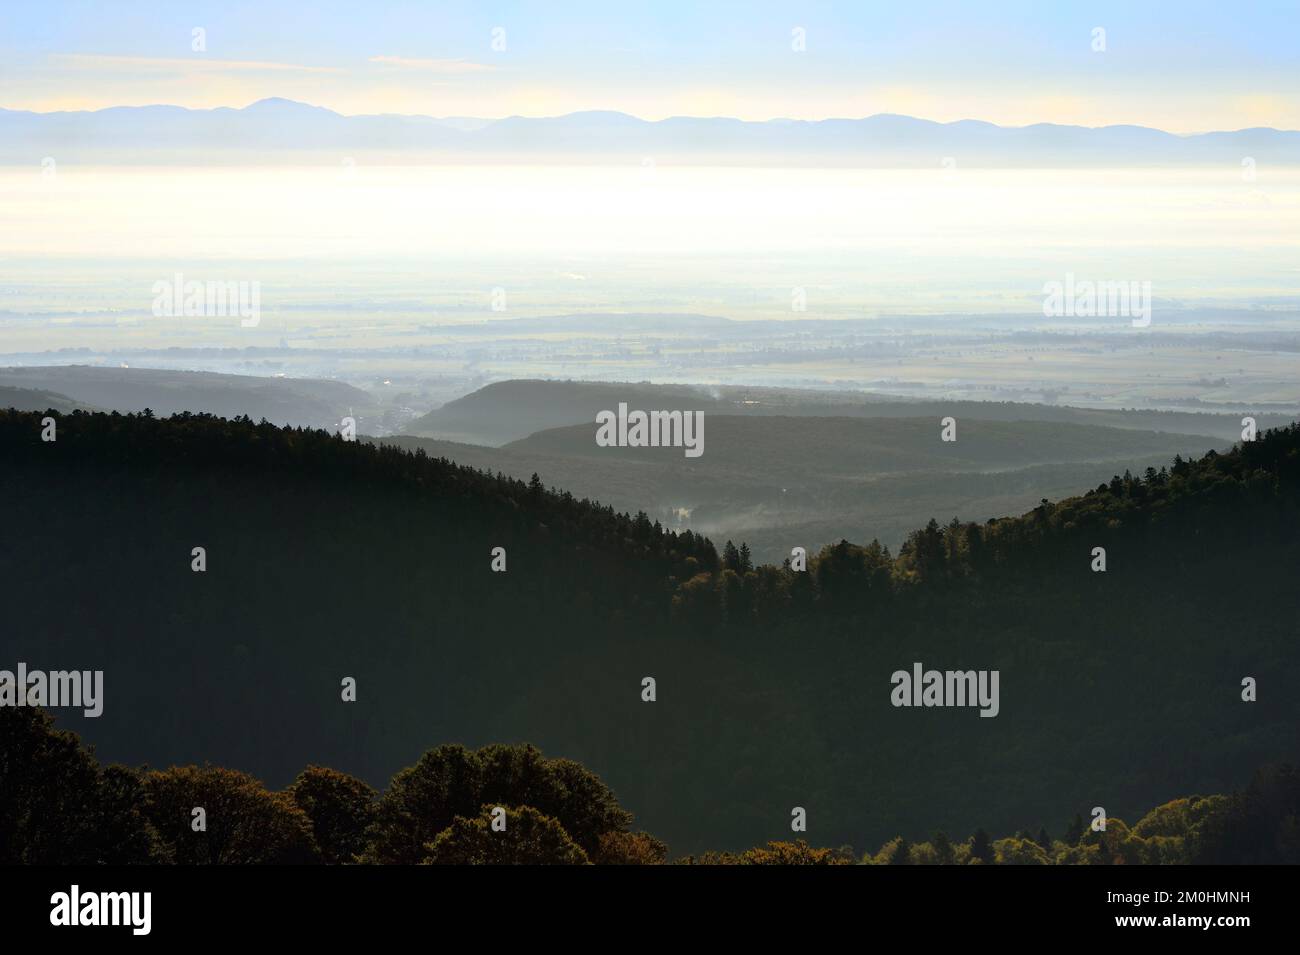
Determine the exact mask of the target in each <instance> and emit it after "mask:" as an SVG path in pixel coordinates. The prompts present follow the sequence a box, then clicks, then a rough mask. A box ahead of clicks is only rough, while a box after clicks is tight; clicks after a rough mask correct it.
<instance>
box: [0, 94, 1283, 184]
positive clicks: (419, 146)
mask: <svg viewBox="0 0 1300 955" xmlns="http://www.w3.org/2000/svg"><path fill="white" fill-rule="evenodd" d="M47 156H49V157H54V158H55V159H56V160H57V161H60V162H73V163H78V162H85V163H89V162H95V163H130V162H150V163H156V162H162V163H192V162H199V161H204V162H241V163H242V162H268V163H284V162H302V161H309V162H326V161H339V162H341V161H342V160H343V159H344V158H347V157H356V156H365V157H367V158H368V159H370V160H372V161H374V160H377V159H382V160H385V161H417V160H418V161H437V160H439V159H442V160H448V161H454V160H457V159H462V158H465V157H470V156H472V157H475V158H480V159H490V160H492V161H505V162H511V161H514V162H518V161H530V162H531V161H586V162H590V161H601V162H606V161H608V162H636V163H642V162H644V161H645V160H646V159H653V161H654V162H655V163H665V164H672V163H686V162H693V163H759V162H762V163H773V164H782V165H787V164H788V165H817V164H826V165H846V166H852V165H864V166H898V167H917V168H943V167H944V165H945V161H946V160H951V161H952V163H951V164H955V165H956V166H957V167H964V166H1041V165H1065V166H1073V165H1124V166H1134V165H1138V166H1142V165H1167V164H1176V165H1194V164H1205V163H1215V164H1218V163H1232V164H1240V163H1241V161H1242V160H1243V159H1245V158H1247V157H1249V158H1252V159H1254V160H1255V161H1256V163H1264V162H1268V163H1300V131H1295V130H1277V129H1270V128H1252V129H1240V130H1235V131H1224V132H1207V133H1200V134H1196V135H1189V136H1180V135H1175V134H1173V133H1167V132H1164V131H1161V130H1158V129H1149V128H1147V127H1143V126H1103V127H1097V128H1088V127H1083V126H1059V125H1055V124H1051V123H1038V124H1035V125H1032V126H1024V127H1005V126H996V125H994V124H992V123H985V122H979V121H976V120H961V121H959V122H953V123H937V122H932V121H930V120H924V119H917V118H915V117H911V116H897V115H890V114H881V115H877V116H869V117H866V118H863V119H824V120H817V121H804V120H788V119H776V120H768V121H766V122H747V121H744V120H739V119H729V118H725V117H711V118H709V117H687V116H677V117H672V118H669V119H664V120H659V121H654V122H652V121H647V120H642V119H638V118H636V117H634V116H629V115H627V114H625V113H617V112H581V113H571V114H569V115H566V116H555V117H547V118H528V117H523V116H511V117H508V118H506V119H499V120H485V119H476V118H470V117H451V118H445V119H437V118H434V117H430V116H398V115H378V116H344V115H342V114H340V113H336V112H333V111H332V110H328V109H324V108H322V107H319V106H311V105H308V104H306V103H299V102H295V101H292V100H286V99H278V98H273V99H264V100H260V101H258V102H256V103H253V104H252V105H250V106H247V107H244V108H243V109H231V108H228V107H222V108H218V109H185V108H183V107H180V106H121V107H113V108H109V109H102V110H96V111H93V112H56V113H33V112H27V111H20V110H5V109H0V163H4V164H10V165H26V164H39V163H40V162H41V160H42V159H43V158H45V157H47Z"/></svg>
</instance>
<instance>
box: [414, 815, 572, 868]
mask: <svg viewBox="0 0 1300 955" xmlns="http://www.w3.org/2000/svg"><path fill="white" fill-rule="evenodd" d="M496 808H497V807H494V806H483V807H482V809H481V811H480V812H479V814H478V815H477V816H475V817H474V818H472V819H471V818H466V817H464V816H457V817H456V818H455V819H454V820H452V823H451V825H450V826H448V827H447V828H446V829H444V830H443V831H442V832H441V833H439V834H438V836H437V838H435V839H434V840H433V841H432V842H430V843H429V844H428V845H426V846H425V847H424V849H425V856H424V859H423V860H422V862H423V864H425V865H587V864H588V863H587V854H586V853H585V852H583V851H582V847H581V846H579V845H578V844H577V843H575V842H574V841H573V840H572V839H570V838H569V834H568V833H567V832H565V831H564V827H563V826H562V825H560V823H559V822H558V821H557V820H556V819H553V818H552V817H550V816H547V815H543V814H542V813H540V812H538V811H537V810H536V809H534V808H533V807H531V806H513V807H500V808H503V809H505V816H504V826H505V828H504V829H493V827H492V822H493V811H494V809H496Z"/></svg>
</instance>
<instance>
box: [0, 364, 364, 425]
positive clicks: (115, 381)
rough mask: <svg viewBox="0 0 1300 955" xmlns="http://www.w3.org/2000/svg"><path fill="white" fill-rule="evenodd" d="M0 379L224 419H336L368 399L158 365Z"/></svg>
mask: <svg viewBox="0 0 1300 955" xmlns="http://www.w3.org/2000/svg"><path fill="white" fill-rule="evenodd" d="M0 385H4V386H9V387H14V388H40V389H47V390H50V391H55V390H57V391H58V392H59V393H60V394H64V395H67V396H68V397H69V398H70V399H72V400H73V401H75V402H81V403H84V405H85V406H86V407H91V406H93V407H97V408H103V409H106V410H111V411H119V412H123V413H126V412H137V411H143V410H144V409H145V408H149V409H150V410H152V411H153V412H154V413H155V414H158V415H170V414H175V413H179V412H184V411H189V412H192V413H195V414H198V413H203V412H206V413H208V414H215V415H219V416H221V417H227V418H234V417H239V416H240V415H247V416H248V417H250V418H252V419H254V420H260V419H262V418H265V419H266V420H268V421H271V422H273V423H275V424H294V425H304V426H308V427H318V428H329V427H334V426H336V425H337V423H338V422H339V420H340V419H341V418H342V417H343V416H344V415H346V414H347V413H348V410H349V408H355V410H356V413H357V414H358V415H359V414H360V413H362V412H363V411H365V410H366V409H368V408H369V407H370V406H371V405H372V404H373V400H372V399H371V397H370V396H369V395H367V394H366V393H365V392H364V391H362V390H361V389H359V388H354V387H352V386H351V385H348V384H344V383H343V382H339V381H326V380H323V379H309V378H263V377H256V376H251V375H228V374H221V373H218V372H207V371H170V370H166V369H160V368H113V367H106V366H99V365H45V366H27V367H20V368H0ZM56 407H57V406H56ZM67 410H73V409H72V408H68V409H67Z"/></svg>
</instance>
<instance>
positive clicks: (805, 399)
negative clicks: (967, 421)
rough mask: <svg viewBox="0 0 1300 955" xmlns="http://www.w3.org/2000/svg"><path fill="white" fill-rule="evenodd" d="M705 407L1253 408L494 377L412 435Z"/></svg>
mask: <svg viewBox="0 0 1300 955" xmlns="http://www.w3.org/2000/svg"><path fill="white" fill-rule="evenodd" d="M620 402H626V403H627V405H628V408H629V410H637V409H640V410H642V411H651V410H676V411H686V410H691V411H703V412H705V413H706V415H709V414H730V415H760V416H769V415H797V416H812V417H843V416H852V417H867V418H897V417H920V416H924V415H930V416H932V417H933V418H934V420H935V421H936V422H938V420H939V419H940V418H942V417H946V416H948V415H952V416H954V417H956V418H957V419H958V420H959V421H960V420H962V419H963V418H973V419H978V420H984V421H1059V422H1063V423H1073V424H1094V425H1103V426H1107V427H1114V428H1134V429H1137V430H1142V431H1167V432H1175V433H1181V434H1190V435H1198V436H1199V435H1212V436H1214V437H1217V438H1219V439H1225V440H1228V441H1233V440H1236V439H1238V438H1239V437H1240V436H1241V417H1242V415H1243V414H1253V412H1251V411H1249V410H1248V409H1243V410H1242V412H1241V414H1226V413H1218V414H1216V413H1213V412H1204V413H1200V412H1182V411H1152V410H1144V409H1136V408H1135V409H1123V410H1117V409H1094V408H1076V407H1071V406H1069V405H1047V404H1034V403H1028V402H1010V401H967V400H954V401H937V400H924V399H906V398H897V397H893V396H888V395H878V394H872V393H866V392H850V391H813V390H804V389H798V388H775V387H745V386H737V385H660V384H651V383H650V382H626V383H620V382H601V381H574V380H559V379H554V380H543V379H510V380H507V381H498V382H493V383H492V384H489V385H486V386H484V387H482V388H480V389H478V390H477V391H474V392H472V393H470V394H468V395H466V396H464V397H462V398H458V399H456V400H454V401H450V402H448V403H447V404H445V405H443V406H442V407H440V408H435V409H434V410H433V411H430V412H429V413H428V414H425V415H422V416H420V417H419V418H416V419H415V420H414V421H412V422H411V423H410V424H408V425H407V427H406V428H405V432H406V433H407V434H410V435H413V436H419V437H430V438H439V439H442V440H450V441H460V442H463V443H469V444H488V445H505V444H508V443H510V442H512V441H518V440H520V439H522V438H525V437H528V436H529V435H531V434H534V433H535V432H537V431H543V430H547V429H550V428H559V427H565V426H568V425H577V424H586V423H594V422H595V420H596V415H597V413H598V412H600V411H606V410H609V411H614V410H617V408H618V405H619V403H620ZM1255 417H1256V420H1257V423H1258V424H1259V426H1260V427H1261V428H1263V427H1278V426H1280V425H1283V424H1286V423H1288V422H1289V421H1290V420H1291V416H1290V415H1287V414H1279V413H1271V414H1256V415H1255Z"/></svg>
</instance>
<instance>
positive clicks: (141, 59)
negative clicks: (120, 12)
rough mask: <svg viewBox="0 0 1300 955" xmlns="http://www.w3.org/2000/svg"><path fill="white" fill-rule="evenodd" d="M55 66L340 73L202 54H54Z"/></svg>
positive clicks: (330, 70) (152, 70)
mask: <svg viewBox="0 0 1300 955" xmlns="http://www.w3.org/2000/svg"><path fill="white" fill-rule="evenodd" d="M51 59H53V60H54V61H55V62H56V63H57V64H58V65H60V66H62V67H64V68H67V69H73V70H111V71H118V72H155V73H193V72H209V73H258V72H277V73H280V72H287V73H341V72H342V70H340V69H339V68H338V67H335V66H307V65H305V64H302V63H272V62H267V61H264V60H217V59H212V58H210V57H208V56H207V55H205V54H202V53H196V54H195V55H194V56H192V57H184V58H181V57H160V56H110V55H106V54H100V53H55V54H52V56H51Z"/></svg>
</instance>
